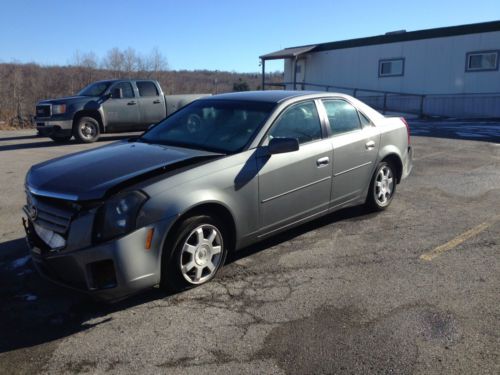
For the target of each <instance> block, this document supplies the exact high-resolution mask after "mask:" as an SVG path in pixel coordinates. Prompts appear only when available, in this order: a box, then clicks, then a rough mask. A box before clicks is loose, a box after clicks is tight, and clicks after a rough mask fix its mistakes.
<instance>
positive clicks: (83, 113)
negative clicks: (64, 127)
mask: <svg viewBox="0 0 500 375" xmlns="http://www.w3.org/2000/svg"><path fill="white" fill-rule="evenodd" d="M85 116H87V117H92V118H93V119H94V120H96V121H97V122H98V123H99V130H100V131H101V133H104V122H103V119H102V115H101V113H100V112H99V111H95V110H85V109H84V110H81V111H78V112H76V113H75V115H74V116H73V128H74V127H75V125H76V124H77V123H78V120H80V119H81V118H82V117H85Z"/></svg>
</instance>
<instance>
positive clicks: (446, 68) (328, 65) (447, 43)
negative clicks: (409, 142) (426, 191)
mask: <svg viewBox="0 0 500 375" xmlns="http://www.w3.org/2000/svg"><path fill="white" fill-rule="evenodd" d="M499 55H500V21H494V22H485V23H478V24H471V25H462V26H452V27H443V28H437V29H428V30H419V31H412V32H406V31H404V30H401V31H395V32H390V33H386V34H385V35H379V36H373V37H367V38H360V39H351V40H344V41H337V42H330V43H321V44H313V45H307V46H301V47H292V48H286V49H284V50H281V51H277V52H273V53H270V54H267V55H264V56H261V59H262V68H263V78H264V73H265V62H266V61H267V60H275V59H284V60H285V64H284V80H285V82H284V87H286V88H287V89H299V90H329V91H341V92H347V93H349V94H351V95H352V94H354V95H355V96H357V97H359V98H360V99H362V100H365V101H366V102H367V103H369V104H371V105H373V106H375V107H377V108H379V109H387V110H406V111H408V112H415V113H419V114H426V115H445V116H455V117H500V71H499V60H500V56H499ZM265 86H267V85H266V84H265V83H264V82H263V87H265ZM384 103H385V104H384Z"/></svg>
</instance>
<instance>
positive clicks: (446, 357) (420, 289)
mask: <svg viewBox="0 0 500 375" xmlns="http://www.w3.org/2000/svg"><path fill="white" fill-rule="evenodd" d="M414 126H415V127H416V128H417V127H418V126H419V124H418V123H417V124H416V125H414ZM436 126H437V125H436ZM436 126H434V127H436ZM485 126H486V125H485ZM432 128H433V127H432V126H426V128H425V129H426V131H427V130H428V129H432ZM423 133H424V132H422V134H423ZM31 134H32V132H31V133H30V132H0V155H1V156H2V159H1V160H2V163H1V164H0V176H2V180H1V181H2V182H1V184H0V370H1V372H2V373H6V374H10V373H16V374H17V373H42V374H59V373H61V374H63V373H92V374H96V373H106V372H109V373H120V374H122V373H137V372H140V373H154V374H158V373H168V374H186V373H188V374H189V373H193V374H194V373H196V374H205V373H207V374H208V373H211V374H213V373H217V374H219V373H221V374H222V373H238V374H257V373H263V374H311V373H315V374H323V373H325V374H326V373H346V374H353V373H362V374H367V373H394V374H441V373H456V374H472V373H482V374H498V373H500V336H499V332H500V304H499V303H498V296H499V295H500V279H499V275H500V261H499V259H500V258H499V255H500V234H499V233H500V222H498V221H497V222H493V223H492V224H491V226H489V227H488V228H487V229H486V230H484V231H482V232H481V233H479V234H478V235H476V236H474V237H472V238H470V239H468V240H466V241H465V242H463V243H461V244H460V245H458V246H457V247H456V248H454V249H452V250H450V251H447V252H445V253H443V254H441V255H440V256H439V257H437V258H435V259H433V260H432V261H424V260H422V259H420V256H421V255H422V254H423V253H425V252H427V251H429V250H432V249H434V248H435V247H437V246H439V245H442V244H443V243H446V242H448V241H449V240H451V239H453V238H455V237H456V236H458V235H460V234H461V233H463V232H465V231H467V230H468V229H470V228H472V227H475V226H477V225H478V224H479V223H482V222H485V221H486V222H487V221H488V220H491V218H493V217H494V216H495V215H497V214H498V213H499V211H500V203H499V202H500V144H499V143H494V142H480V141H473V140H460V139H448V138H446V137H443V136H442V134H440V135H439V136H440V137H441V138H434V137H432V136H430V137H420V136H415V137H413V138H412V143H413V146H414V149H415V160H414V170H413V173H412V175H411V176H410V177H409V178H408V179H407V180H406V181H405V182H403V183H402V184H401V185H398V187H397V192H396V196H395V199H394V201H393V202H392V205H391V207H390V208H389V209H388V210H387V211H385V212H382V213H378V214H373V213H371V214H367V213H366V212H365V211H363V210H362V209H361V208H358V207H356V208H351V209H347V210H343V211H340V212H338V213H335V214H333V215H330V216H327V217H324V218H321V219H318V220H316V221H314V222H311V223H308V224H305V225H302V226H300V227H298V228H295V229H292V230H290V231H287V232H284V233H282V234H279V235H277V236H275V237H273V238H271V239H269V240H266V241H265V242H262V243H259V244H257V245H254V246H252V247H250V248H248V249H244V250H243V251H241V252H239V253H237V254H233V255H232V256H230V257H229V259H228V261H227V264H226V266H225V267H224V268H223V269H222V270H221V272H220V274H219V275H218V277H217V278H216V279H215V280H213V281H212V282H210V283H208V284H207V285H204V286H202V287H199V288H195V289H193V290H190V291H187V292H184V293H180V294H177V295H166V294H165V293H163V292H162V291H160V290H158V289H152V290H149V291H145V292H144V293H142V294H140V295H137V296H134V297H131V298H129V299H127V300H124V301H122V302H119V303H116V304H113V305H102V304H98V303H95V302H93V301H91V300H89V299H88V298H87V297H85V296H82V295H80V294H75V293H74V292H72V291H68V290H65V289H62V288H60V287H57V286H54V285H52V284H50V283H48V282H46V281H44V280H42V279H41V278H40V277H39V276H38V275H37V274H36V273H35V272H34V271H33V268H32V266H31V263H30V262H29V261H27V260H26V259H24V258H23V257H25V256H26V254H27V249H26V246H25V244H24V240H23V238H22V236H23V233H22V226H21V225H20V216H21V207H22V205H23V202H24V194H23V179H24V175H25V173H26V171H27V169H28V168H29V166H30V165H31V164H34V163H36V162H38V161H42V160H46V159H49V158H53V157H56V156H59V155H63V154H66V153H69V152H76V151H79V150H82V149H86V148H90V147H96V146H98V145H102V144H105V143H106V142H109V141H112V140H116V139H119V138H120V137H116V136H112V137H110V136H105V137H103V141H102V142H99V143H98V144H97V145H77V144H70V145H55V144H53V143H51V142H49V141H46V140H44V139H40V138H35V137H32V136H31ZM425 134H427V135H429V133H425ZM431 135H432V134H431Z"/></svg>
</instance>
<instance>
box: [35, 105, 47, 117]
mask: <svg viewBox="0 0 500 375" xmlns="http://www.w3.org/2000/svg"><path fill="white" fill-rule="evenodd" d="M50 112H51V110H50V104H41V105H37V106H36V117H50V115H51V113H50Z"/></svg>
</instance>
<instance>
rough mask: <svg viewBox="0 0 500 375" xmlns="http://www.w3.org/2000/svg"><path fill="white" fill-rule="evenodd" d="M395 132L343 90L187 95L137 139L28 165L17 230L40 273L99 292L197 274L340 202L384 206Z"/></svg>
mask: <svg viewBox="0 0 500 375" xmlns="http://www.w3.org/2000/svg"><path fill="white" fill-rule="evenodd" d="M411 166H412V149H411V146H410V136H409V129H408V126H407V124H406V122H405V121H404V119H402V118H396V117H395V118H388V117H385V116H383V115H381V114H380V113H378V112H377V111H375V110H373V109H372V108H370V107H368V106H367V105H365V104H363V103H362V102H360V101H358V100H357V99H355V98H352V97H350V96H347V95H343V94H335V93H323V92H321V93H320V92H303V91H302V92H299V91H262V92H247V93H233V94H223V95H216V96H213V97H210V98H206V99H202V100H198V101H195V102H193V103H191V104H190V105H188V106H186V107H184V108H183V109H181V110H179V111H177V112H176V113H174V114H173V115H171V116H169V117H167V118H166V119H165V120H163V121H161V122H160V123H158V124H156V125H155V126H153V127H152V128H150V129H149V130H148V131H147V132H146V133H144V134H143V135H142V136H140V137H137V138H134V139H129V140H126V141H120V142H116V143H113V144H111V145H108V146H104V147H101V148H98V149H94V150H91V151H87V152H82V153H77V154H73V155H68V156H65V157H62V158H58V159H55V160H52V161H48V162H45V163H41V164H38V165H35V166H33V167H32V168H31V169H30V171H29V172H28V175H27V177H26V192H27V198H28V199H27V205H26V206H25V207H24V211H25V214H26V219H25V229H26V232H27V237H28V241H29V243H30V245H31V253H32V256H33V260H34V263H35V265H36V266H37V269H38V270H39V271H40V273H41V274H42V275H44V276H46V277H48V278H50V279H51V280H53V281H56V282H58V283H60V284H63V285H66V286H70V287H73V288H75V289H78V290H81V291H86V292H88V293H90V294H92V295H93V296H95V297H96V298H100V299H106V300H113V299H119V298H122V297H124V296H127V295H129V294H131V293H133V292H136V291H138V290H141V289H144V288H147V287H151V286H154V285H157V284H160V285H161V286H163V287H164V288H166V289H168V290H173V291H180V290H184V289H186V288H190V287H193V286H196V285H200V284H203V283H205V282H207V281H209V280H211V279H212V278H213V277H214V276H215V275H216V273H217V271H218V270H219V269H220V268H221V267H222V265H223V264H224V261H225V258H226V256H227V254H228V253H229V252H233V251H238V250H240V249H242V248H244V247H246V246H248V245H250V244H252V243H255V242H257V241H260V240H262V239H264V238H267V237H269V236H272V235H273V234H275V233H278V232H280V231H283V230H286V229H289V228H291V227H293V226H296V225H300V224H302V223H304V222H307V221H309V220H313V219H314V218H317V217H319V216H321V215H325V214H329V213H332V212H334V211H337V210H339V209H341V208H344V207H349V206H354V205H359V204H364V205H366V207H367V208H369V209H371V210H383V209H385V208H387V207H388V206H389V205H390V203H391V201H392V199H393V198H394V194H395V191H396V186H397V184H398V183H399V182H400V181H401V180H402V179H404V178H405V177H406V176H407V175H408V174H409V173H410V171H411Z"/></svg>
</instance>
